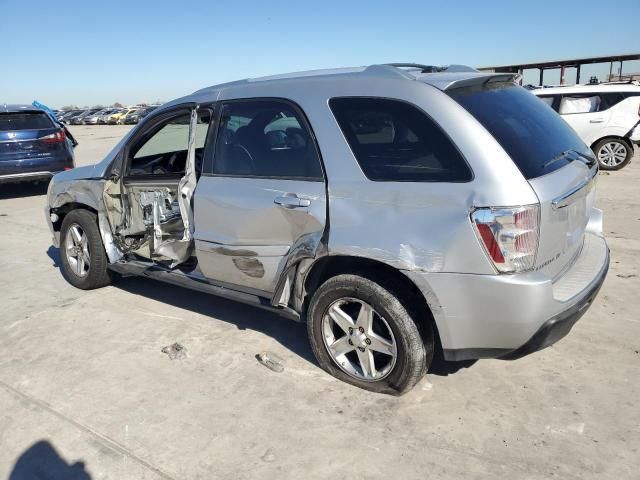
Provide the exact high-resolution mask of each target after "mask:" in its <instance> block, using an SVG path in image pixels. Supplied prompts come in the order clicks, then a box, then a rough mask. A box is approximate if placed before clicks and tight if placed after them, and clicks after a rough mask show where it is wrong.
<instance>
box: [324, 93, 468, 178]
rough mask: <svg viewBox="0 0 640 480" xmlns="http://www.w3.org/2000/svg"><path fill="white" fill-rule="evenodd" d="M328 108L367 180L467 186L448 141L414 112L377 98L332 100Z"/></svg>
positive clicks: (405, 105)
mask: <svg viewBox="0 0 640 480" xmlns="http://www.w3.org/2000/svg"><path fill="white" fill-rule="evenodd" d="M329 104H330V106H331V110H332V111H333V114H334V115H335V117H336V120H337V121H338V124H339V125H340V128H341V129H342V132H343V134H344V136H345V138H346V139H347V142H349V146H350V147H351V150H352V152H353V154H354V156H355V157H356V160H357V161H358V163H359V164H360V168H362V171H363V172H364V174H365V175H366V176H367V178H369V179H370V180H375V181H397V182H465V181H469V180H471V178H472V174H471V171H470V170H469V167H468V166H467V164H466V162H465V161H464V159H463V158H462V156H461V155H460V153H459V152H458V150H457V149H456V148H455V147H454V145H453V144H452V143H451V140H449V138H448V137H447V136H446V135H445V134H444V132H443V131H442V130H441V129H440V127H439V126H437V125H436V124H435V123H434V122H433V121H432V120H431V119H430V118H429V117H427V115H425V113H424V112H422V111H421V110H419V109H418V108H417V107H415V106H413V105H410V104H408V103H405V102H401V101H398V100H389V99H382V98H352V97H350V98H333V99H331V101H330V102H329Z"/></svg>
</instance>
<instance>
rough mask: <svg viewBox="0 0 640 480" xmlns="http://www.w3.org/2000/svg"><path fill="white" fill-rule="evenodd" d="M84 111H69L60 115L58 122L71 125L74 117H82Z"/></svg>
mask: <svg viewBox="0 0 640 480" xmlns="http://www.w3.org/2000/svg"><path fill="white" fill-rule="evenodd" d="M83 112H84V110H67V111H66V112H62V113H61V114H59V115H58V120H59V121H60V122H61V123H69V122H70V121H71V119H72V118H73V117H75V116H76V115H80V114H81V113H83Z"/></svg>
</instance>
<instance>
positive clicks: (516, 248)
mask: <svg viewBox="0 0 640 480" xmlns="http://www.w3.org/2000/svg"><path fill="white" fill-rule="evenodd" d="M539 215H540V208H539V206H538V205H525V206H521V207H488V208H477V209H476V210H474V211H473V212H472V213H471V221H472V222H473V225H474V226H475V228H476V232H477V233H478V236H479V237H480V239H481V240H482V244H483V246H484V249H485V250H486V252H487V254H488V256H489V257H490V258H491V261H492V262H493V265H494V267H495V268H496V270H498V272H500V273H513V272H525V271H527V270H531V269H532V268H533V267H534V264H535V258H536V253H537V251H538V235H539V225H538V224H539Z"/></svg>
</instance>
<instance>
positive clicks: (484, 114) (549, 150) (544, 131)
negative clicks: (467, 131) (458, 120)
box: [447, 82, 592, 179]
mask: <svg viewBox="0 0 640 480" xmlns="http://www.w3.org/2000/svg"><path fill="white" fill-rule="evenodd" d="M447 93H448V94H449V95H450V96H451V97H452V98H453V99H454V100H456V101H457V102H458V103H459V104H460V105H462V106H463V107H464V108H465V109H466V110H467V111H468V112H469V113H471V115H473V116H474V117H475V118H476V119H477V120H478V121H479V122H480V123H481V124H482V125H483V126H484V127H485V128H486V129H487V130H488V131H489V133H491V134H492V135H493V137H494V138H495V139H496V140H497V141H498V142H499V143H500V145H502V148H504V149H505V151H506V152H507V153H508V154H509V156H510V157H511V159H512V160H513V162H514V163H515V164H516V165H517V166H518V168H519V169H520V171H521V172H522V174H523V175H524V176H525V177H526V178H528V179H529V178H536V177H539V176H541V175H545V174H547V173H550V172H553V171H554V170H557V169H559V168H561V167H563V166H565V165H566V164H567V163H569V162H571V161H573V159H575V158H576V157H575V156H572V155H568V156H567V155H565V156H560V155H561V154H562V153H564V152H567V151H569V150H574V151H577V152H580V153H581V154H583V155H588V156H590V157H591V156H592V153H591V151H590V150H589V148H588V147H587V146H586V145H585V144H584V143H583V142H582V140H580V138H579V137H578V135H577V134H576V133H575V132H574V131H573V130H572V129H571V127H569V125H568V124H567V123H566V122H565V121H564V120H563V119H562V118H561V117H560V116H559V115H558V114H556V113H555V112H554V111H553V110H551V109H550V108H549V107H548V106H547V105H545V104H544V103H543V102H541V101H540V100H539V99H538V98H536V97H535V95H533V94H532V93H529V92H528V91H527V90H525V89H524V88H522V87H519V86H517V85H515V84H513V83H501V82H500V83H498V82H496V83H488V84H484V85H481V86H474V87H465V88H456V89H452V90H450V91H448V92H447Z"/></svg>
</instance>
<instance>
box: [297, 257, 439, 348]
mask: <svg viewBox="0 0 640 480" xmlns="http://www.w3.org/2000/svg"><path fill="white" fill-rule="evenodd" d="M341 274H357V275H362V276H365V277H367V278H369V279H371V280H374V281H376V282H378V283H380V284H381V285H382V286H384V287H385V288H386V289H387V290H389V291H391V292H392V293H393V294H394V295H396V297H397V298H398V299H399V300H400V302H401V303H402V304H403V306H404V307H405V308H406V309H407V310H409V312H410V313H411V315H412V317H413V318H415V319H416V322H417V323H418V327H419V328H420V330H421V333H422V334H423V335H425V334H426V331H427V329H429V328H431V329H432V332H433V336H434V340H435V341H436V343H437V344H438V346H439V344H440V336H439V334H438V325H437V322H436V321H435V318H434V315H433V310H434V307H436V308H437V299H435V297H433V298H431V295H432V292H428V293H427V295H428V296H429V297H430V300H431V301H429V300H427V297H426V296H425V293H424V292H423V291H422V290H421V289H420V288H419V287H418V285H416V283H415V282H414V281H413V280H412V279H411V278H409V276H408V275H406V274H405V273H404V272H403V271H402V270H399V269H398V268H396V267H394V266H391V265H389V264H387V263H384V262H382V261H380V260H374V259H370V258H366V257H358V256H350V255H328V256H324V257H321V258H319V259H317V260H316V261H315V262H313V264H312V265H311V266H310V268H309V269H308V271H307V273H306V275H305V276H304V278H303V279H302V282H303V292H304V298H303V307H302V314H303V316H304V315H306V309H307V306H308V304H309V300H310V299H311V296H312V295H313V293H314V292H315V291H316V290H317V289H318V287H320V285H322V284H323V283H324V282H325V281H326V280H328V279H329V278H332V277H335V276H336V275H341Z"/></svg>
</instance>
